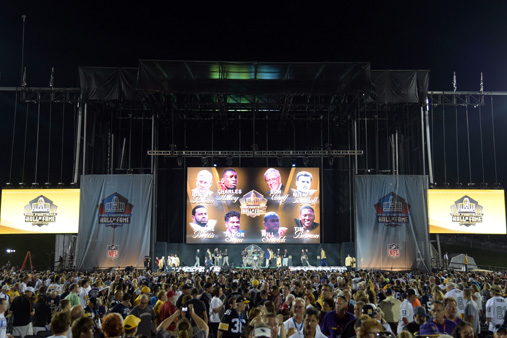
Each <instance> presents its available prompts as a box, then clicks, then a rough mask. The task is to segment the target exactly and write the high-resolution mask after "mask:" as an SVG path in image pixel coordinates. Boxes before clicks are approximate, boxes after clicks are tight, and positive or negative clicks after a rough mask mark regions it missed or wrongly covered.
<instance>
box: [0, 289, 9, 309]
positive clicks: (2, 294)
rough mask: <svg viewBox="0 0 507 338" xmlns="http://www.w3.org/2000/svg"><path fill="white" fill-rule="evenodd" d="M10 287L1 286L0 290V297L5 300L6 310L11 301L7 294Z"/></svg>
mask: <svg viewBox="0 0 507 338" xmlns="http://www.w3.org/2000/svg"><path fill="white" fill-rule="evenodd" d="M10 290H11V289H10V288H9V286H8V285H4V286H2V292H0V299H5V300H7V310H8V309H9V304H10V303H11V297H9V295H8V294H7V293H8V292H9V291H10Z"/></svg>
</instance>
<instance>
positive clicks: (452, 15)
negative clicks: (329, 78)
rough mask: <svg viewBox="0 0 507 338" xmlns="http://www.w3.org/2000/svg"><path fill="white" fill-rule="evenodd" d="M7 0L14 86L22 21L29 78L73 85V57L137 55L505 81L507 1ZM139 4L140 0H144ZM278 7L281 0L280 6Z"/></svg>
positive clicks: (5, 57) (92, 59)
mask: <svg viewBox="0 0 507 338" xmlns="http://www.w3.org/2000/svg"><path fill="white" fill-rule="evenodd" d="M185 3H186V4H181V3H180V2H167V1H166V2H163V3H161V4H157V5H154V4H152V2H140V3H130V2H129V3H127V2H123V3H114V4H110V2H109V1H102V2H94V1H92V2H74V1H65V2H61V1H56V2H51V4H48V3H47V2H44V1H37V2H35V1H30V2H28V1H8V2H6V3H5V4H3V6H2V10H1V11H0V72H1V73H2V77H1V79H0V86H13V85H18V84H19V78H20V75H19V73H20V68H21V37H22V19H21V15H23V14H26V15H27V19H26V35H25V36H26V40H25V64H26V66H27V68H28V84H29V85H30V86H47V85H48V81H49V74H50V70H51V67H52V66H54V67H55V78H56V79H55V86H77V84H78V73H77V67H78V66H107V67H115V66H130V67H135V66H137V60H139V59H168V60H212V61H214V60H233V61H337V62H339V61H342V62H352V61H362V62H364V61H365V62H371V64H372V69H430V70H431V83H430V89H431V90H450V89H452V85H451V82H452V72H453V71H456V72H457V76H458V90H478V89H479V78H480V72H481V71H483V72H484V76H485V90H505V89H506V87H507V85H505V84H504V79H505V78H507V67H505V65H504V63H505V62H507V43H505V42H506V41H505V40H506V38H505V37H506V36H507V20H505V18H504V16H505V13H507V2H504V1H488V2H481V3H478V2H471V1H424V2H413V1H403V2H401V1H396V2H393V1H374V2H360V1H347V2H344V1H335V2H333V3H332V5H321V4H320V3H319V2H306V3H301V4H299V3H294V2H288V1H283V2H282V1H272V2H270V3H262V2H247V3H235V4H232V5H231V4H226V3H220V2H211V4H207V5H202V4H200V3H197V2H185ZM141 4H142V6H141ZM275 4H276V5H275Z"/></svg>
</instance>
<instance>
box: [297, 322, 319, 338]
mask: <svg viewBox="0 0 507 338" xmlns="http://www.w3.org/2000/svg"><path fill="white" fill-rule="evenodd" d="M289 338H309V337H305V335H304V333H303V331H302V330H301V331H298V332H296V333H294V334H293V335H292V336H290V337H289ZM315 338H327V337H326V336H325V335H324V334H323V333H322V332H320V330H319V326H318V325H317V330H316V331H315Z"/></svg>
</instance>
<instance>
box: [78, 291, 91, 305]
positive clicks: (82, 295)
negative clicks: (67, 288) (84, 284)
mask: <svg viewBox="0 0 507 338" xmlns="http://www.w3.org/2000/svg"><path fill="white" fill-rule="evenodd" d="M77 295H78V296H79V298H80V299H81V305H82V306H83V308H85V307H86V301H87V300H88V291H87V289H85V288H81V289H79V292H78V294H77Z"/></svg>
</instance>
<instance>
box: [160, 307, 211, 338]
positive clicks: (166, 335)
mask: <svg viewBox="0 0 507 338" xmlns="http://www.w3.org/2000/svg"><path fill="white" fill-rule="evenodd" d="M183 310H185V311H183ZM187 314H188V315H190V318H191V319H193V320H194V322H195V324H196V325H197V327H198V329H199V330H198V331H197V332H195V333H194V334H192V331H193V330H192V325H191V324H190V321H189V320H188V319H187V318H185V316H187ZM180 315H182V318H181V319H180V320H179V321H178V323H177V324H176V331H177V332H178V335H177V337H192V338H207V337H208V334H209V327H208V324H206V323H205V322H204V320H202V319H201V317H199V316H198V315H197V314H196V313H195V312H194V307H193V305H192V304H189V305H188V306H184V307H182V308H181V310H176V312H175V313H173V314H172V315H171V316H170V317H168V318H166V319H165V320H164V321H163V322H162V323H160V325H159V326H158V327H157V337H159V338H171V337H174V336H173V335H172V334H171V333H170V332H169V331H167V328H168V327H169V326H170V325H171V324H172V323H173V322H174V321H176V319H177V318H178V317H179V316H180Z"/></svg>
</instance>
